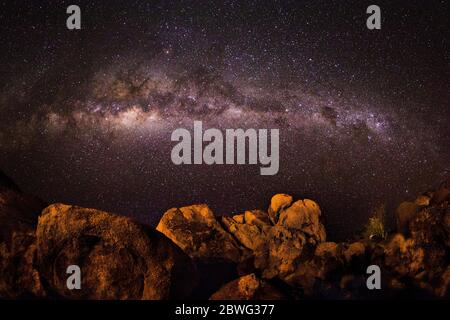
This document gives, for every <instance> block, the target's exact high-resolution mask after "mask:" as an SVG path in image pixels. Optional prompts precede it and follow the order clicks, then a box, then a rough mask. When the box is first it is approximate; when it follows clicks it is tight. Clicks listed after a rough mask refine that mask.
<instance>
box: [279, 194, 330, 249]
mask: <svg viewBox="0 0 450 320" xmlns="http://www.w3.org/2000/svg"><path fill="white" fill-rule="evenodd" d="M320 219H321V211H320V208H319V205H318V204H317V203H316V202H314V201H312V200H309V199H305V200H298V201H296V202H294V203H293V204H292V205H291V206H289V207H287V208H286V209H284V210H282V211H281V212H280V216H279V220H278V222H277V225H281V226H283V227H285V228H287V229H290V230H292V229H294V230H299V231H301V232H303V233H304V234H306V235H307V236H308V237H309V238H310V239H313V240H315V241H316V243H320V242H323V241H325V240H326V232H325V227H324V226H323V224H322V223H321V221H320Z"/></svg>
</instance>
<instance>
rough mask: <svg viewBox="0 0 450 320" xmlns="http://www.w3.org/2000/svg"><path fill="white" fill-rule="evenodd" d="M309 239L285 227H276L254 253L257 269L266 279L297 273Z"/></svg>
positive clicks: (271, 229)
mask: <svg viewBox="0 0 450 320" xmlns="http://www.w3.org/2000/svg"><path fill="white" fill-rule="evenodd" d="M306 244H307V238H306V236H305V235H304V234H303V233H302V232H295V231H292V230H289V229H287V228H285V227H283V226H274V227H272V228H270V230H269V232H268V233H267V238H266V242H265V243H264V244H262V245H261V246H259V247H258V248H257V249H256V250H255V251H254V256H255V258H254V259H255V267H256V268H257V269H258V270H260V271H261V272H262V276H263V277H264V278H266V279H272V278H274V277H279V278H284V277H286V276H288V275H289V274H291V273H292V272H294V271H295V269H296V268H297V266H298V264H299V263H300V261H301V257H302V255H303V254H304V251H305V250H307V249H309V246H308V247H305V245H306Z"/></svg>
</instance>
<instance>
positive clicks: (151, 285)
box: [36, 204, 195, 299]
mask: <svg viewBox="0 0 450 320" xmlns="http://www.w3.org/2000/svg"><path fill="white" fill-rule="evenodd" d="M36 237H37V256H38V262H39V270H40V272H41V276H42V277H43V278H45V280H46V281H47V283H48V284H49V286H50V287H51V289H52V290H53V291H54V292H55V293H56V294H57V295H58V296H62V297H65V298H85V299H168V298H181V297H186V296H187V295H188V294H189V293H190V291H191V289H192V288H193V287H194V285H195V283H194V281H195V269H194V267H193V265H192V264H191V261H190V259H189V258H188V257H187V256H186V255H185V254H184V253H183V252H182V251H181V250H180V249H179V248H178V247H176V246H175V245H174V244H173V243H172V242H171V241H170V240H168V239H167V238H165V237H164V236H163V235H162V234H160V233H158V232H156V231H154V230H151V229H150V228H147V227H145V226H143V225H140V224H138V223H136V222H134V221H133V220H131V219H129V218H127V217H123V216H118V215H114V214H110V213H106V212H102V211H99V210H95V209H85V208H80V207H75V206H67V205H63V204H55V205H52V206H50V207H48V208H46V209H45V210H44V212H43V214H42V216H41V217H40V218H39V224H38V227H37V230H36ZM69 265H78V266H79V267H80V268H81V270H82V282H81V287H82V290H68V289H67V286H66V279H67V274H66V268H67V267H68V266H69ZM186 274H188V275H189V277H186Z"/></svg>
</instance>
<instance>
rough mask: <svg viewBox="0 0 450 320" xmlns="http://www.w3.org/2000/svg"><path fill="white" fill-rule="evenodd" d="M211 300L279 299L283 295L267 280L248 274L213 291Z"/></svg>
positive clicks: (282, 297) (283, 297) (283, 296)
mask: <svg viewBox="0 0 450 320" xmlns="http://www.w3.org/2000/svg"><path fill="white" fill-rule="evenodd" d="M210 299H211V300H281V299H285V295H284V294H283V293H282V292H281V291H280V290H279V289H277V288H276V287H274V286H273V285H271V284H269V283H268V282H266V281H264V280H261V279H258V278H257V277H256V275H255V274H253V273H252V274H249V275H246V276H243V277H240V278H238V279H236V280H233V281H231V282H229V283H227V284H226V285H224V286H223V287H222V288H220V290H219V291H217V292H216V293H214V294H213V295H212V296H211V297H210Z"/></svg>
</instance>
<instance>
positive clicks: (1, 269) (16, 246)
mask: <svg viewBox="0 0 450 320" xmlns="http://www.w3.org/2000/svg"><path fill="white" fill-rule="evenodd" d="M43 208H45V203H44V202H43V201H42V200H40V199H38V198H37V197H34V196H30V195H27V194H24V193H22V192H21V191H20V189H19V187H17V185H16V184H15V183H14V182H13V181H12V180H11V179H10V178H9V177H7V176H6V175H5V174H4V173H2V172H1V171H0V297H3V298H32V297H44V296H46V291H45V289H44V287H43V285H42V283H41V281H40V277H39V273H38V271H37V270H36V266H35V257H36V246H35V236H34V229H35V228H36V225H37V221H38V216H39V214H40V213H41V211H42V209H43Z"/></svg>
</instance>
